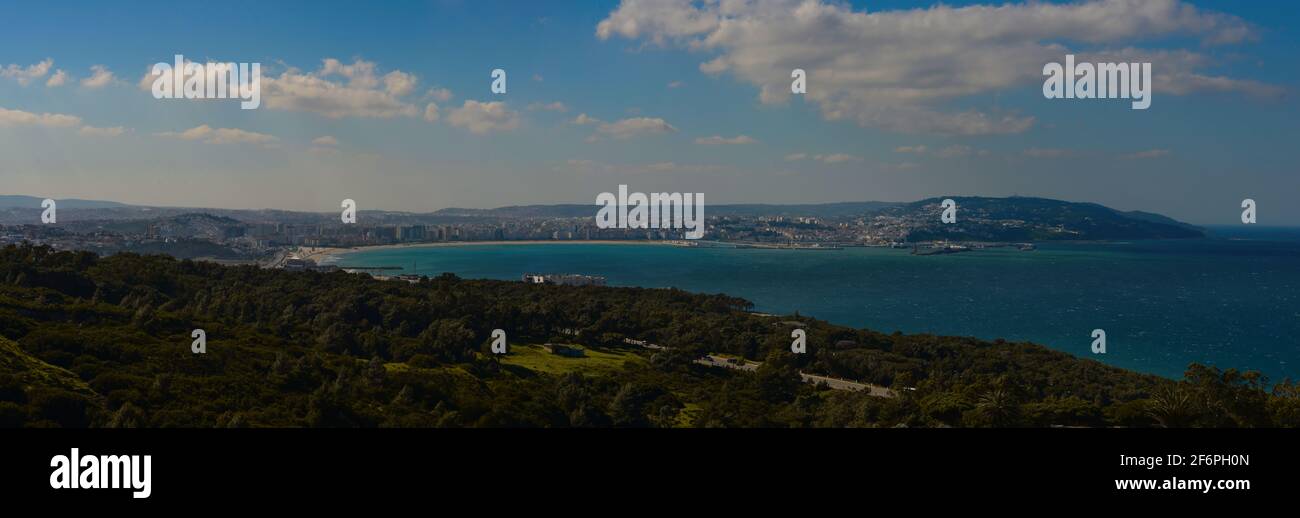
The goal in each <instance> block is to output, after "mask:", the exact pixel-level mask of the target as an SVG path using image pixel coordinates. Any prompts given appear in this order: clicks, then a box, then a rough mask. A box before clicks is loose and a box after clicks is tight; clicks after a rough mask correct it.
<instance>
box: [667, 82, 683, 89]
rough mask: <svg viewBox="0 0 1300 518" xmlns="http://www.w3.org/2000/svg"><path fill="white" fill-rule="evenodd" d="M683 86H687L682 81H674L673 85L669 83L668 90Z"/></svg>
mask: <svg viewBox="0 0 1300 518" xmlns="http://www.w3.org/2000/svg"><path fill="white" fill-rule="evenodd" d="M683 86H686V83H683V82H681V81H673V82H671V83H668V88H681V87H683Z"/></svg>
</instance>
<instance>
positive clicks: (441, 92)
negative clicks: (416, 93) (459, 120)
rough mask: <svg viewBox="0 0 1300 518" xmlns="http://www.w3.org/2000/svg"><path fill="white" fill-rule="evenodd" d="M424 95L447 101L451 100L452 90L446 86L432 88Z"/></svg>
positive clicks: (443, 101)
mask: <svg viewBox="0 0 1300 518" xmlns="http://www.w3.org/2000/svg"><path fill="white" fill-rule="evenodd" d="M424 95H425V96H426V97H428V98H430V99H433V100H435V101H438V102H440V103H445V102H447V101H450V100H451V98H452V93H451V90H448V89H446V88H431V89H429V91H428V92H426V93H425V94H424Z"/></svg>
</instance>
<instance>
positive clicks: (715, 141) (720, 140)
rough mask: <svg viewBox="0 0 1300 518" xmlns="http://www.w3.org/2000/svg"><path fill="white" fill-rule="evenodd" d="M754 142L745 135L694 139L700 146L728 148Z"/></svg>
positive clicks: (754, 141)
mask: <svg viewBox="0 0 1300 518" xmlns="http://www.w3.org/2000/svg"><path fill="white" fill-rule="evenodd" d="M756 142H758V141H757V140H754V139H753V138H752V137H749V136H747V135H737V136H735V137H731V138H727V137H723V136H720V135H714V136H712V137H700V138H697V139H695V143H696V144H699V145H701V146H728V145H731V146H735V145H743V144H754V143H756Z"/></svg>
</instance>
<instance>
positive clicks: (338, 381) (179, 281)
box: [0, 246, 1300, 427]
mask: <svg viewBox="0 0 1300 518" xmlns="http://www.w3.org/2000/svg"><path fill="white" fill-rule="evenodd" d="M749 308H750V304H749V303H748V302H746V301H744V300H740V299H736V298H732V297H727V296H724V295H701V294H690V293H685V292H682V291H677V290H661V289H633V288H603V287H564V286H546V285H531V284H524V283H520V282H504V281H478V280H463V279H459V278H456V277H454V276H450V275H444V276H441V277H437V278H426V279H423V280H421V281H420V282H418V283H407V282H401V281H382V280H375V279H372V278H370V277H368V276H365V275H360V274H348V273H343V272H336V273H330V274H322V273H313V272H303V273H294V272H285V271H279V270H264V269H258V268H254V267H226V266H219V265H216V264H211V263H204V262H193V261H179V260H176V259H172V258H169V257H165V256H138V255H132V254H119V255H115V256H111V257H106V258H100V257H97V256H95V255H94V254H90V253H73V252H55V251H52V250H50V249H48V248H44V247H33V246H10V247H7V248H5V249H3V250H0V336H2V337H4V338H5V339H0V426H7V427H15V426H27V427H55V426H63V427H82V426H96V427H98V426H115V427H118V426H120V427H132V426H135V427H173V426H184V427H213V426H218V427H265V426H276V427H296V426H347V427H351V426H367V427H369V426H390V427H395V426H404V427H410V426H416V427H435V426H452V427H461V426H530V427H566V426H639V427H648V426H654V427H672V426H677V427H681V426H693V427H811V426H817V427H842V426H861V427H875V426H880V427H894V426H1055V425H1061V426H1296V425H1297V424H1300V397H1297V392H1298V391H1297V387H1296V386H1295V385H1292V384H1290V383H1279V384H1277V385H1270V384H1268V383H1267V381H1266V380H1262V379H1260V378H1259V377H1258V376H1257V375H1254V374H1251V373H1239V372H1237V371H1231V370H1230V371H1226V372H1223V371H1218V370H1215V369H1211V368H1207V367H1202V366H1197V365H1193V366H1191V367H1189V371H1188V377H1187V379H1186V380H1184V381H1180V382H1174V381H1170V380H1165V379H1162V378H1157V377H1154V376H1148V375H1142V374H1137V373H1133V372H1129V371H1124V370H1121V369H1117V368H1113V367H1108V366H1105V365H1103V364H1101V363H1098V362H1095V361H1092V360H1086V359H1079V358H1075V357H1073V356H1070V355H1068V354H1064V353H1060V352H1055V351H1052V350H1049V349H1047V348H1045V347H1042V346H1038V345H1033V344H1024V343H1005V342H1001V341H998V342H986V341H980V340H975V339H968V338H953V337H937V336H929V335H911V336H905V335H900V334H894V335H887V334H882V333H877V332H874V331H869V330H855V329H850V328H845V327H840V326H834V325H830V324H827V323H824V322H820V321H816V320H814V319H810V318H807V317H802V316H798V315H795V316H783V317H772V316H764V315H758V314H754V313H751V312H749V311H748V310H749ZM798 323H801V324H798ZM795 325H802V326H803V327H804V328H805V329H806V330H807V333H808V346H809V352H808V354H805V355H795V354H792V353H790V352H789V347H790V331H791V328H792V327H793V326H795ZM496 328H500V329H503V330H505V331H506V332H507V334H508V336H509V338H510V343H511V346H512V347H514V348H515V353H514V354H511V355H510V356H508V357H506V358H504V359H502V358H500V357H498V356H495V355H492V354H490V350H489V343H490V335H491V332H492V330H493V329H496ZM194 329H203V330H204V331H205V332H206V336H207V352H206V354H194V353H192V352H191V341H192V338H191V332H192V331H193V330H194ZM625 338H632V339H636V340H645V341H647V342H649V343H653V344H658V345H662V346H665V347H667V348H668V349H663V350H654V349H646V348H642V347H638V346H635V345H628V344H626V343H625V342H624V339H625ZM546 342H563V343H568V344H575V345H579V346H581V347H583V348H585V349H586V350H587V351H588V353H589V354H588V357H586V358H583V359H573V360H572V361H562V360H560V359H558V357H553V356H549V355H542V354H540V353H537V354H531V353H534V352H536V351H537V349H534V348H533V346H532V345H528V344H541V343H546ZM525 352H528V353H530V354H531V355H525V354H524V353H525ZM705 353H716V354H727V355H732V356H743V357H745V358H749V359H752V360H757V361H762V362H763V365H762V366H761V367H760V368H759V369H758V370H757V371H756V372H753V373H749V372H739V371H734V370H728V369H721V368H716V367H708V366H703V365H699V364H695V363H693V360H695V359H696V358H698V357H700V356H701V355H703V354H705ZM543 362H544V363H543ZM801 371H802V372H806V373H815V374H823V375H829V376H833V377H837V378H844V379H851V380H857V381H862V382H866V383H873V384H877V385H883V386H888V387H892V388H893V392H894V393H895V394H896V395H895V397H872V396H870V395H867V394H865V393H860V392H850V391H835V390H830V389H829V388H827V387H824V386H813V385H809V384H805V383H802V382H801V381H800V377H799V372H801Z"/></svg>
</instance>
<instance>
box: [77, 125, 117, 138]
mask: <svg viewBox="0 0 1300 518" xmlns="http://www.w3.org/2000/svg"><path fill="white" fill-rule="evenodd" d="M77 133H79V134H81V135H82V136H86V137H104V138H112V137H120V136H122V135H123V134H124V133H126V128H123V127H121V126H114V127H111V128H96V127H94V126H82V127H81V129H80V130H77Z"/></svg>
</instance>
